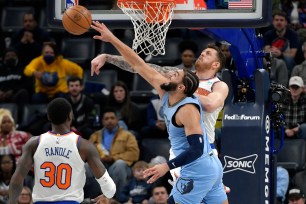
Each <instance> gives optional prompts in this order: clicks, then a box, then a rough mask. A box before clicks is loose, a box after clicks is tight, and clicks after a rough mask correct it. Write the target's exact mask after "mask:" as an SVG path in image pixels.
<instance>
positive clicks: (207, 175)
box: [91, 21, 228, 204]
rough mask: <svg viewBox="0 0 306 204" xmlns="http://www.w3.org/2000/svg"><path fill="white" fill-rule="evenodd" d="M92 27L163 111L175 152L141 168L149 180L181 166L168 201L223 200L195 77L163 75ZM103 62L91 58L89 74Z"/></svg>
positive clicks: (100, 27) (102, 28) (101, 29)
mask: <svg viewBox="0 0 306 204" xmlns="http://www.w3.org/2000/svg"><path fill="white" fill-rule="evenodd" d="M92 28H93V29H95V30H96V31H98V32H99V33H100V35H95V36H94V39H99V40H102V41H105V42H110V43H111V44H112V45H113V46H114V47H115V48H116V49H117V50H118V51H119V52H120V54H121V55H122V56H123V57H124V58H125V60H126V61H127V62H128V63H129V64H130V65H131V66H132V67H133V68H134V69H135V70H136V71H137V72H138V73H139V74H140V75H141V76H142V77H143V78H144V79H145V80H147V81H148V82H149V83H150V84H151V85H152V86H153V87H154V88H155V89H156V90H157V92H158V93H159V96H160V98H161V99H162V102H163V105H164V112H165V116H164V117H165V121H166V124H167V130H168V132H169V138H170V141H171V147H172V149H173V151H174V153H175V155H177V157H175V158H174V159H172V160H170V161H168V162H167V163H164V164H159V165H155V166H154V167H152V168H150V169H148V170H146V171H145V176H146V177H150V178H149V179H148V183H153V182H154V181H156V180H157V179H158V178H160V177H162V176H164V175H165V174H166V173H167V172H168V171H169V170H170V169H174V168H176V167H181V172H180V178H179V179H178V180H177V182H176V183H175V185H174V187H173V189H172V191H171V194H170V197H169V200H168V203H173V204H174V203H194V204H196V203H201V201H202V200H203V201H204V203H209V204H227V203H228V201H227V196H226V193H225V191H224V189H223V184H222V175H223V173H222V165H221V163H220V161H219V159H218V157H217V156H216V155H215V154H213V152H212V149H211V147H210V144H209V141H208V138H207V134H206V131H205V128H204V123H203V120H202V118H201V117H202V116H201V113H202V109H201V105H200V103H199V101H198V99H197V98H196V97H195V96H194V95H193V93H194V92H195V91H196V90H197V88H198V85H199V79H198V77H197V76H196V75H195V74H194V73H192V72H191V71H188V70H178V71H174V72H171V73H170V74H168V77H165V76H163V75H162V74H160V73H159V72H157V71H156V70H154V69H153V68H151V67H150V66H149V65H147V64H146V63H145V62H144V61H143V60H142V59H141V58H140V57H139V56H138V55H137V54H136V53H135V52H134V51H133V50H132V49H131V48H129V47H128V46H127V45H125V44H124V43H123V42H121V41H120V40H119V39H118V38H117V37H115V36H114V35H113V34H112V33H111V32H110V31H109V29H108V28H107V27H106V26H105V25H104V24H100V23H99V22H96V21H95V22H93V25H92ZM102 65H103V63H99V61H94V62H92V67H91V72H92V75H93V74H94V73H95V74H99V72H100V71H99V69H100V68H101V67H102Z"/></svg>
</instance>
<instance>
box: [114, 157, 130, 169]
mask: <svg viewBox="0 0 306 204" xmlns="http://www.w3.org/2000/svg"><path fill="white" fill-rule="evenodd" d="M112 166H113V167H115V168H123V167H126V166H127V164H126V163H125V161H123V160H121V159H118V160H116V161H115V162H114V163H113V164H112Z"/></svg>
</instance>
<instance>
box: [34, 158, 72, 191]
mask: <svg viewBox="0 0 306 204" xmlns="http://www.w3.org/2000/svg"><path fill="white" fill-rule="evenodd" d="M40 168H41V169H45V170H46V171H45V178H44V179H40V184H41V185H42V186H43V187H47V188H51V187H52V186H53V185H54V184H55V185H56V186H57V187H58V188H59V189H62V190H66V189H67V188H69V186H70V185H71V173H72V168H71V166H70V165H69V164H64V163H61V164H59V165H58V166H55V165H54V164H53V163H52V162H44V163H43V164H42V165H41V166H40Z"/></svg>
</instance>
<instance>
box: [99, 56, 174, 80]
mask: <svg viewBox="0 0 306 204" xmlns="http://www.w3.org/2000/svg"><path fill="white" fill-rule="evenodd" d="M93 61H95V63H98V61H99V63H102V65H101V66H103V65H104V63H105V62H108V63H110V64H113V65H115V66H117V67H119V68H120V69H122V70H125V71H128V72H131V73H137V72H136V71H135V70H134V69H133V67H131V66H130V65H129V64H128V63H127V62H126V61H125V60H124V58H123V57H122V56H119V55H109V54H100V55H98V56H97V57H96V58H95V59H93ZM147 64H148V65H149V66H150V67H152V68H154V69H155V70H156V71H158V72H159V73H161V74H162V75H164V76H166V75H167V73H168V72H169V71H174V70H178V68H176V67H169V66H165V67H162V66H158V65H156V64H150V63H147Z"/></svg>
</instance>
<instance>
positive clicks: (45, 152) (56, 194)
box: [9, 98, 116, 204]
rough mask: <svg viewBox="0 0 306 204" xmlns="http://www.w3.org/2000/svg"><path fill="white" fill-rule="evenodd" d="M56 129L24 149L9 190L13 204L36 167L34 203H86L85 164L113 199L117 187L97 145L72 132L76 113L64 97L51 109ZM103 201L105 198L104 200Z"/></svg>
mask: <svg viewBox="0 0 306 204" xmlns="http://www.w3.org/2000/svg"><path fill="white" fill-rule="evenodd" d="M47 114H48V119H49V121H51V125H52V130H51V131H49V132H46V133H44V134H42V135H40V136H36V137H32V138H31V139H30V140H29V141H28V142H27V143H26V144H25V146H24V148H23V154H22V156H21V158H20V160H19V162H18V164H17V168H16V171H15V173H14V175H13V176H12V179H11V182H10V187H9V203H11V204H15V203H17V199H18V196H19V194H20V193H21V190H22V187H23V181H24V178H25V176H26V175H27V174H28V172H29V170H30V169H31V168H32V165H34V177H35V178H34V180H35V182H34V187H33V202H34V203H36V204H42V203H49V202H52V203H65V204H76V203H81V202H82V201H83V200H84V192H83V187H84V185H85V179H86V176H85V162H87V163H88V165H89V167H90V168H91V170H92V172H93V174H94V175H95V178H96V180H97V182H98V183H99V184H100V187H101V190H102V192H103V194H104V196H106V197H107V198H112V197H113V196H114V194H115V192H116V186H115V183H114V182H113V180H112V179H111V178H110V176H109V174H108V172H107V170H106V169H105V167H104V165H103V164H102V162H101V161H100V156H99V154H98V152H97V150H96V148H95V147H94V146H93V144H92V143H91V142H89V141H87V140H85V139H83V138H81V137H80V136H79V135H77V134H75V133H73V132H71V131H70V125H71V121H72V119H73V113H72V108H71V105H70V103H69V102H68V101H67V100H66V99H63V98H56V99H54V100H52V101H51V102H50V103H49V104H48V107H47ZM101 199H102V197H101Z"/></svg>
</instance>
